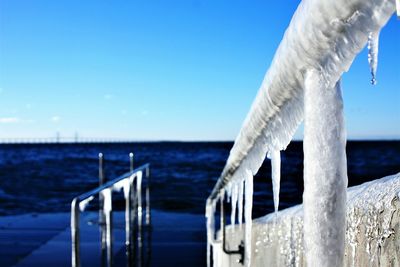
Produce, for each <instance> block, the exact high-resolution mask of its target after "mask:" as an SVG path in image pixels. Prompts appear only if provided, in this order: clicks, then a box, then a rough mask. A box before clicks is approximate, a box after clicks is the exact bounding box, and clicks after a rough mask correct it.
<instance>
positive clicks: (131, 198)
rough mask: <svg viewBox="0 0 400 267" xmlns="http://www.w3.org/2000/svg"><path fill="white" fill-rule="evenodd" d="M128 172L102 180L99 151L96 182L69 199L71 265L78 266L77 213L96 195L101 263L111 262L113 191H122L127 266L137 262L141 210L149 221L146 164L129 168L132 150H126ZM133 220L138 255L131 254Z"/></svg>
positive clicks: (101, 157)
mask: <svg viewBox="0 0 400 267" xmlns="http://www.w3.org/2000/svg"><path fill="white" fill-rule="evenodd" d="M129 158H130V172H128V173H125V174H123V175H122V176H120V177H118V178H116V179H114V180H111V181H109V182H105V175H104V157H103V154H102V153H100V154H99V180H100V186H99V187H97V188H95V189H93V190H91V191H89V192H86V193H84V194H82V195H80V196H77V197H75V198H74V199H73V200H72V203H71V240H72V256H71V265H72V267H79V266H81V260H80V258H81V257H80V219H79V218H80V213H81V212H84V211H85V209H86V208H87V206H88V205H89V204H90V202H92V201H93V200H94V199H95V198H96V197H99V211H100V212H99V226H100V235H101V237H100V241H101V254H102V255H101V257H102V266H109V267H111V266H112V265H113V233H112V229H113V219H112V218H113V216H112V211H113V205H112V203H113V192H121V191H122V192H123V194H124V200H125V246H126V256H127V261H126V262H127V266H134V265H135V262H136V263H138V264H139V266H141V258H140V257H141V252H140V250H141V249H142V237H141V234H142V225H143V213H144V212H145V223H146V225H147V226H149V225H150V220H151V217H150V165H149V164H144V165H142V166H140V167H138V168H136V169H134V168H133V153H130V154H129ZM143 178H146V191H145V209H143V205H142V180H143ZM134 222H137V232H138V237H137V239H138V240H137V242H138V244H137V245H138V250H139V251H138V253H137V254H136V255H138V257H139V258H138V259H134V258H133V256H134V255H133V252H134V251H133V247H134V240H133V227H134Z"/></svg>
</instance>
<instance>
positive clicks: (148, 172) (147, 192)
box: [146, 167, 151, 226]
mask: <svg viewBox="0 0 400 267" xmlns="http://www.w3.org/2000/svg"><path fill="white" fill-rule="evenodd" d="M150 212H151V211H150V167H147V168H146V225H147V226H150V223H151V213H150Z"/></svg>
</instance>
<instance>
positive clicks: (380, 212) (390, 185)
mask: <svg viewBox="0 0 400 267" xmlns="http://www.w3.org/2000/svg"><path fill="white" fill-rule="evenodd" d="M303 217H304V210H303V205H297V206H294V207H292V208H288V209H284V210H281V211H279V212H278V214H277V215H274V214H273V213H271V214H268V215H266V216H264V217H261V218H258V219H255V220H253V223H252V247H253V250H252V266H257V267H258V266H259V267H262V266H270V267H275V266H276V267H283V266H296V267H303V266H309V265H308V264H307V261H306V258H305V256H304V254H305V248H304V246H303V242H304V235H303V227H304V224H303ZM230 227H232V226H229V227H228V228H230ZM234 228H235V229H234V234H232V232H233V231H232V229H228V231H227V233H228V235H227V240H228V241H227V243H228V247H235V246H237V244H239V243H240V241H241V238H242V236H243V231H244V229H243V227H239V226H238V225H236V226H235V227H234ZM345 230H346V232H345V248H344V249H345V254H344V255H345V256H344V261H343V265H342V266H344V267H347V266H349V267H356V266H357V267H358V266H371V267H375V266H400V249H399V247H400V173H397V174H395V175H391V176H387V177H384V178H381V179H377V180H374V181H371V182H367V183H364V184H361V185H358V186H354V187H350V188H348V189H347V204H346V228H345ZM218 257H219V258H218V259H216V260H217V261H218V262H219V264H220V265H215V266H231V267H234V266H236V267H240V266H242V265H241V264H238V263H237V259H238V257H237V256H231V257H229V256H227V255H224V254H218Z"/></svg>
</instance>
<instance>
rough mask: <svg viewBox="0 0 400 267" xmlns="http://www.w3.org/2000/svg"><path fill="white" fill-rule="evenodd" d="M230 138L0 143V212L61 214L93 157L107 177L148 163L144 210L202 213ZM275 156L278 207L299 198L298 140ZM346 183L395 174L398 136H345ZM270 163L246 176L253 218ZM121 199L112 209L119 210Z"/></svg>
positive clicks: (266, 195) (264, 199)
mask: <svg viewBox="0 0 400 267" xmlns="http://www.w3.org/2000/svg"><path fill="white" fill-rule="evenodd" d="M232 145H233V142H134V143H87V144H81V143H58V144H0V216H2V215H19V214H25V213H52V212H69V211H70V203H71V200H72V199H73V198H74V197H75V196H78V195H80V194H82V193H84V192H86V191H89V190H91V189H93V188H95V187H97V186H98V182H99V178H98V172H99V170H98V162H99V160H98V155H99V153H103V154H104V158H105V167H104V168H105V174H106V178H107V179H108V180H111V179H114V178H116V177H118V176H120V175H122V174H123V173H125V172H127V171H129V156H128V155H129V153H130V152H132V153H134V164H135V166H140V165H142V164H144V163H150V166H151V167H150V169H151V205H152V209H157V210H161V211H171V212H179V213H189V214H204V210H205V202H206V199H207V197H208V196H209V194H210V192H211V190H212V189H213V187H214V185H215V183H216V181H217V179H218V177H219V175H220V173H221V171H222V169H223V167H224V164H225V162H226V159H227V158H228V155H229V151H230V149H231V148H232ZM281 155H282V177H281V187H280V188H281V192H280V206H279V209H284V208H287V207H291V206H293V205H296V204H299V203H301V202H302V193H303V144H302V142H300V141H294V142H292V143H291V144H290V145H289V146H288V147H287V149H286V150H285V151H283V152H282V153H281ZM347 164H348V178H349V186H353V185H358V184H361V183H364V182H367V181H371V180H374V179H377V178H381V177H384V176H387V175H391V174H394V173H397V172H399V171H400V141H348V143H347ZM270 173H271V167H270V161H269V160H268V159H266V160H265V161H264V164H263V165H262V167H261V168H260V170H259V172H258V174H257V175H256V176H255V180H254V206H253V217H259V216H262V215H265V214H267V213H270V212H272V211H273V196H272V183H271V174H270ZM122 206H123V205H122V204H121V205H118V204H116V208H117V209H118V208H121V209H122Z"/></svg>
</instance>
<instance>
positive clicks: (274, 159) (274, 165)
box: [268, 149, 281, 215]
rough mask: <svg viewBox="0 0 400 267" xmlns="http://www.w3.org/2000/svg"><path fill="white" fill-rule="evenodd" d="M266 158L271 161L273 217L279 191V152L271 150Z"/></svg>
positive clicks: (277, 204)
mask: <svg viewBox="0 0 400 267" xmlns="http://www.w3.org/2000/svg"><path fill="white" fill-rule="evenodd" d="M268 157H269V158H270V159H271V177H272V191H273V193H274V208H275V215H276V213H277V212H278V207H279V191H280V183H281V152H280V151H279V150H277V149H274V150H271V151H270V152H269V155H268Z"/></svg>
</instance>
